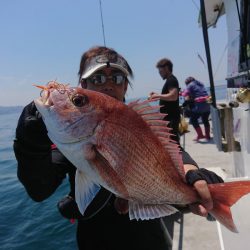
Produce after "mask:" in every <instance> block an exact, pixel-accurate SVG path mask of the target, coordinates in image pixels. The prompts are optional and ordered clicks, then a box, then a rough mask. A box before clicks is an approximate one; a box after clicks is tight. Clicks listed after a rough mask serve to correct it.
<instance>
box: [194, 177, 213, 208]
mask: <svg viewBox="0 0 250 250" xmlns="http://www.w3.org/2000/svg"><path fill="white" fill-rule="evenodd" d="M193 186H194V187H195V189H196V191H197V192H198V194H199V196H200V197H201V204H202V205H203V206H204V207H205V209H207V210H212V209H213V200H212V197H211V194H210V191H209V189H208V186H207V183H206V181H204V180H199V181H196V182H195V183H194V185H193Z"/></svg>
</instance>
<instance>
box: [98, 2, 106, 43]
mask: <svg viewBox="0 0 250 250" xmlns="http://www.w3.org/2000/svg"><path fill="white" fill-rule="evenodd" d="M99 5H100V15H101V22H102V37H103V44H104V46H105V47H106V39H105V31H104V22H103V15H102V0H99Z"/></svg>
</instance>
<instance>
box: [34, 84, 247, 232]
mask: <svg viewBox="0 0 250 250" xmlns="http://www.w3.org/2000/svg"><path fill="white" fill-rule="evenodd" d="M46 92H47V93H46V94H45V96H44V97H43V98H39V99H37V100H35V104H36V106H37V108H38V110H39V111H40V113H41V114H42V117H43V119H44V122H45V125H46V127H47V130H48V135H49V137H50V139H51V140H52V141H53V142H54V143H55V144H56V145H57V147H58V148H59V150H60V151H61V152H62V153H63V154H64V155H65V156H66V157H67V158H68V159H69V160H70V161H71V162H72V163H73V164H74V165H75V166H76V168H77V172H76V188H75V189H76V201H77V204H78V207H79V209H80V211H81V212H82V213H84V211H85V209H86V208H87V206H88V205H89V203H90V202H91V201H92V199H93V198H94V197H95V195H96V194H97V192H98V191H99V189H100V186H103V187H104V188H106V189H108V190H110V191H111V192H112V193H114V194H115V195H116V196H117V197H120V198H123V199H126V200H128V204H129V216H130V218H131V219H152V218H157V217H162V216H166V215H170V214H172V213H174V212H176V211H177V210H176V208H175V207H173V206H172V205H170V204H180V205H186V204H191V203H195V202H199V197H198V195H197V193H196V191H195V190H194V189H193V188H192V187H190V186H189V185H187V184H186V182H185V174H184V168H183V163H182V159H181V154H180V150H179V147H178V145H176V143H175V142H173V141H171V140H170V138H169V136H170V131H169V128H168V127H167V126H166V125H167V124H166V121H163V120H162V118H163V117H164V115H163V114H160V113H159V111H158V108H159V107H151V106H150V105H149V102H148V101H144V102H138V101H136V102H133V103H130V104H129V105H128V106H127V105H125V104H123V103H121V102H119V101H117V100H116V99H114V98H112V97H109V96H107V95H104V94H101V93H98V92H93V91H90V90H85V89H81V88H69V87H66V86H59V85H57V84H54V85H53V84H52V85H50V88H48V90H47V91H46ZM209 189H210V192H211V194H212V197H213V201H214V209H213V210H212V211H211V214H212V215H213V216H214V217H215V218H216V219H218V220H219V221H220V222H221V223H222V224H223V225H225V226H226V227H227V228H228V229H230V230H231V231H235V232H236V228H235V225H234V223H233V220H232V215H231V212H230V206H232V205H233V204H234V203H235V202H236V201H237V200H238V199H239V198H240V197H241V196H242V195H244V194H247V193H249V192H250V182H248V181H242V182H232V183H223V184H211V185H209ZM229 194H230V195H229Z"/></svg>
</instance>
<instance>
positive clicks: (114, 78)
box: [82, 67, 128, 101]
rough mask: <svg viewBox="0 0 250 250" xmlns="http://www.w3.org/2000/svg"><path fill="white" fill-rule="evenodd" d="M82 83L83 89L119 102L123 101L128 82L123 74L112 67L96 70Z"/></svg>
mask: <svg viewBox="0 0 250 250" xmlns="http://www.w3.org/2000/svg"><path fill="white" fill-rule="evenodd" d="M83 81H84V82H83V83H82V86H83V87H84V88H86V89H89V90H94V91H97V92H101V93H103V94H106V95H109V96H111V97H114V98H116V99H117V100H119V101H123V99H124V97H125V94H126V92H127V88H128V80H127V78H126V76H125V74H124V73H123V72H122V71H120V70H118V69H116V68H112V67H109V68H107V67H105V68H103V69H101V70H98V71H96V72H95V73H93V74H92V75H91V76H90V77H88V78H87V79H84V80H83Z"/></svg>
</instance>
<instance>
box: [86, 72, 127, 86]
mask: <svg viewBox="0 0 250 250" xmlns="http://www.w3.org/2000/svg"><path fill="white" fill-rule="evenodd" d="M109 79H110V80H111V81H112V82H113V83H114V84H117V85H121V84H123V83H125V81H126V79H127V78H126V76H125V75H124V74H122V73H116V74H112V75H111V76H106V75H105V74H100V73H99V74H94V75H92V76H90V77H88V78H86V82H87V83H92V84H94V85H99V86H101V85H104V84H105V83H107V81H108V80H109Z"/></svg>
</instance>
